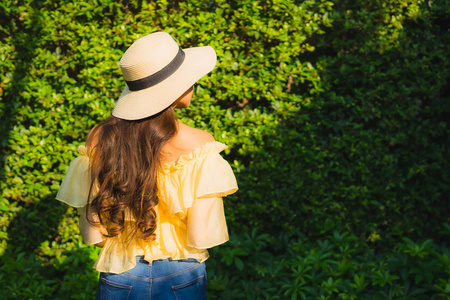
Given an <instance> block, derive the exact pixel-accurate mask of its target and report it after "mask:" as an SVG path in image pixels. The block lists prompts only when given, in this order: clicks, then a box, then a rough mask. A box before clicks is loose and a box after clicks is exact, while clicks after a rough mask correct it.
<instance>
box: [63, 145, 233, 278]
mask: <svg viewBox="0 0 450 300" xmlns="http://www.w3.org/2000/svg"><path fill="white" fill-rule="evenodd" d="M226 148H227V146H226V145H224V144H222V143H220V142H216V141H214V142H210V143H208V144H205V145H204V146H202V147H200V148H197V149H195V150H194V151H192V152H191V153H190V154H187V155H183V156H181V157H180V158H179V159H178V161H177V162H172V163H168V164H165V165H163V166H162V167H161V169H160V170H159V172H158V179H157V180H158V182H157V184H158V190H159V195H158V196H159V204H158V205H157V206H156V208H155V209H156V212H157V216H158V217H157V229H156V232H155V233H156V239H155V240H154V241H152V242H145V241H143V240H142V239H132V240H131V241H129V240H127V233H128V232H127V231H125V230H124V232H122V233H121V234H119V235H118V236H115V237H113V238H105V237H103V235H102V232H103V233H104V232H105V230H104V228H101V227H95V226H92V225H90V224H89V223H88V222H87V221H86V204H87V198H88V193H89V185H90V174H89V156H88V153H87V149H86V147H85V146H80V147H79V148H78V152H79V153H80V154H81V156H79V157H77V158H75V159H74V160H73V161H72V163H71V164H70V166H69V169H68V171H67V174H66V176H65V178H64V180H63V182H62V183H61V187H60V189H59V192H58V194H57V195H56V199H57V200H59V201H62V202H64V203H66V204H68V205H70V206H73V207H75V208H77V209H78V211H79V213H80V232H81V235H82V237H83V240H84V242H85V243H86V244H88V245H92V244H96V243H99V242H101V241H103V240H105V239H106V242H105V245H104V247H103V249H102V251H101V252H100V255H99V257H98V259H97V262H96V263H95V265H94V268H95V269H96V270H98V271H100V272H111V273H122V272H125V271H128V270H130V269H132V268H133V267H134V266H135V265H136V255H143V256H144V259H145V260H147V261H148V262H152V261H153V260H159V259H166V258H172V259H187V258H195V259H197V260H198V261H200V262H203V261H205V260H206V259H207V258H208V257H209V255H208V251H207V250H206V249H207V248H211V247H214V246H217V245H219V244H222V243H224V242H226V241H228V230H227V225H226V221H225V214H224V209H223V201H222V197H224V196H227V195H229V194H232V193H234V192H236V191H237V189H238V186H237V183H236V178H235V176H234V174H233V171H232V169H231V167H230V165H229V164H228V163H227V161H225V160H224V159H223V158H222V156H221V155H220V154H219V153H220V152H221V151H222V150H224V149H226ZM95 192H96V191H95V190H94V191H93V193H94V194H95ZM90 217H91V218H92V219H95V216H94V215H92V216H90ZM125 221H126V222H130V224H129V225H132V226H125V227H126V228H132V227H133V225H134V224H132V223H133V222H134V218H133V216H132V214H131V213H130V212H129V211H125ZM128 230H130V229H128Z"/></svg>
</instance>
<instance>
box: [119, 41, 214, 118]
mask: <svg viewBox="0 0 450 300" xmlns="http://www.w3.org/2000/svg"><path fill="white" fill-rule="evenodd" d="M183 51H184V52H185V54H186V55H185V59H184V61H183V63H182V64H181V66H180V67H179V68H178V69H177V70H176V71H175V72H174V73H173V74H172V75H170V76H169V77H168V78H166V79H165V80H164V81H162V82H160V83H158V84H157V85H154V86H152V87H149V88H147V89H144V90H140V91H130V89H129V88H128V86H125V88H124V90H123V92H122V94H121V95H120V97H119V100H118V101H117V103H116V106H115V107H114V110H113V112H112V115H113V116H115V117H117V118H120V119H125V120H139V119H144V118H147V117H150V116H152V115H155V114H157V113H159V112H161V111H163V110H164V109H166V108H167V107H169V106H170V105H171V104H172V103H174V102H175V101H176V100H177V99H178V98H179V97H180V96H181V95H183V93H184V92H186V91H187V90H188V89H189V88H190V87H191V86H193V85H194V83H195V82H197V81H198V80H199V79H200V78H202V77H203V76H204V75H206V74H208V73H209V72H211V71H212V70H213V69H214V67H215V65H216V61H217V57H216V52H215V51H214V49H213V48H212V47H210V46H205V47H194V48H188V49H183Z"/></svg>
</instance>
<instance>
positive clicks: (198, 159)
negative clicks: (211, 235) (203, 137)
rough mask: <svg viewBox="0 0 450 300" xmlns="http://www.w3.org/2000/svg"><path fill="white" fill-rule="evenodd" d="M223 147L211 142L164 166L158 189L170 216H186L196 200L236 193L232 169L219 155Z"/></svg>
mask: <svg viewBox="0 0 450 300" xmlns="http://www.w3.org/2000/svg"><path fill="white" fill-rule="evenodd" d="M226 148H227V146H226V145H224V144H222V143H220V142H211V143H208V144H206V145H204V146H203V147H201V148H198V149H197V150H195V151H194V152H192V153H190V154H189V155H187V156H182V157H181V158H180V159H179V161H178V162H177V163H172V164H168V165H165V166H164V167H163V170H162V171H161V174H160V176H159V177H158V187H159V190H160V196H161V200H162V202H163V203H164V204H165V205H166V206H167V208H168V210H169V212H170V214H179V215H181V216H186V215H187V211H188V209H189V208H190V207H192V206H193V205H194V204H195V203H194V202H195V201H196V200H197V199H200V198H215V197H225V196H227V195H230V194H232V193H234V192H236V191H237V190H238V186H237V182H236V178H235V176H234V173H233V170H232V169H231V167H230V165H229V164H228V162H227V161H226V160H224V159H223V158H222V156H221V155H220V154H219V153H220V152H221V151H222V150H224V149H226Z"/></svg>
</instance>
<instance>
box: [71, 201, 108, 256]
mask: <svg viewBox="0 0 450 300" xmlns="http://www.w3.org/2000/svg"><path fill="white" fill-rule="evenodd" d="M77 209H78V213H79V214H80V223H79V228H80V233H81V237H82V238H83V241H84V242H85V244H86V245H96V246H98V247H103V246H104V245H105V242H106V240H105V237H104V236H103V234H105V233H106V231H105V229H104V228H103V226H101V225H100V223H99V221H98V215H97V213H96V212H95V211H94V210H93V209H92V208H90V209H89V210H88V212H89V216H88V217H89V220H90V221H92V222H95V223H97V224H98V225H97V224H94V225H92V224H90V223H89V222H88V220H87V218H86V206H85V207H81V208H77Z"/></svg>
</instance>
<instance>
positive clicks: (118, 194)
mask: <svg viewBox="0 0 450 300" xmlns="http://www.w3.org/2000/svg"><path fill="white" fill-rule="evenodd" d="M176 132H177V124H176V117H175V113H174V111H173V107H169V108H168V109H166V110H164V111H163V112H161V113H159V114H157V115H155V116H152V117H149V118H146V119H142V120H136V121H128V120H122V119H119V118H116V117H114V116H111V117H109V118H107V119H106V120H105V121H103V122H102V123H101V124H99V125H98V126H96V127H95V128H94V129H93V130H92V131H91V132H90V133H89V135H88V138H87V143H86V145H87V147H88V149H90V174H91V188H90V189H91V191H92V190H93V187H94V185H98V192H97V193H96V195H95V196H94V197H93V198H92V199H88V206H87V207H88V208H89V207H91V208H92V209H94V210H95V212H96V213H97V215H98V217H99V222H100V224H101V225H103V226H104V227H105V228H106V230H107V232H108V234H107V235H105V236H106V237H114V236H117V235H118V234H120V233H122V232H123V231H124V229H125V226H126V225H125V221H126V220H125V210H126V209H129V211H131V213H132V214H133V216H134V218H135V220H136V222H135V226H134V228H132V231H131V233H132V234H131V235H132V236H135V235H136V234H137V235H136V236H137V237H138V238H142V239H144V240H146V241H151V240H154V239H155V230H156V217H157V216H156V211H155V206H156V205H157V204H158V196H157V172H158V169H159V168H160V166H161V149H162V148H163V146H164V145H165V144H166V142H167V141H168V140H169V139H170V138H172V137H173V136H174V135H175V133H176ZM89 198H91V197H89ZM88 221H89V220H88ZM90 222H91V221H90ZM91 223H92V222H91ZM97 224H98V223H97Z"/></svg>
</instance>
